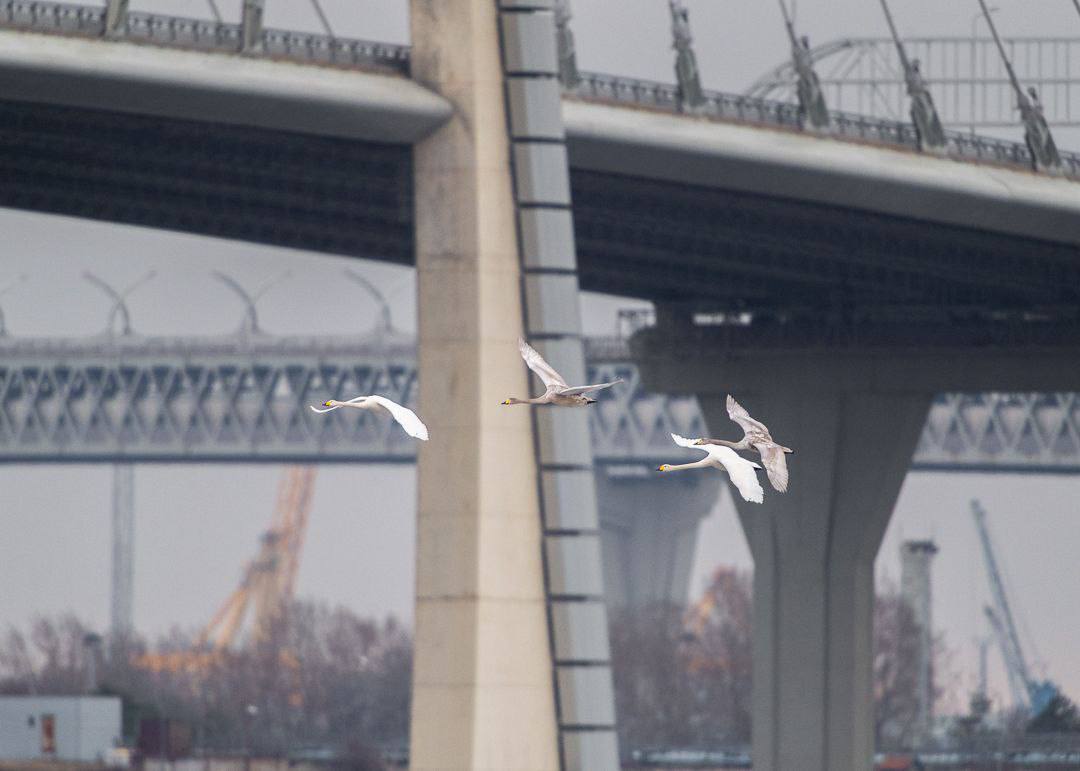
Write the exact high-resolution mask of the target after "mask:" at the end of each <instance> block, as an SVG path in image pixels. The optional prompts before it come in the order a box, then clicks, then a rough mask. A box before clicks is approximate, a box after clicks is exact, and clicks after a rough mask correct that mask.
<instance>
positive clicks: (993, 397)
mask: <svg viewBox="0 0 1080 771" xmlns="http://www.w3.org/2000/svg"><path fill="white" fill-rule="evenodd" d="M118 346H119V347H118ZM587 352H588V358H589V373H588V376H589V379H590V382H601V381H604V382H606V381H609V380H613V379H615V378H617V377H621V378H623V379H625V380H626V385H625V386H620V387H618V388H614V389H611V390H609V391H607V392H604V393H603V394H601V396H600V402H599V404H597V405H596V406H595V407H594V408H592V410H591V412H590V413H589V419H590V428H591V433H592V440H593V452H594V457H595V460H596V463H598V464H601V465H604V466H605V467H607V472H606V473H607V474H608V475H609V476H610V475H612V474H613V475H614V477H613V478H620V477H625V478H629V479H637V478H639V477H641V476H642V475H648V472H649V469H650V467H651V466H654V465H655V464H656V463H657V462H660V461H663V460H665V459H669V458H670V455H671V451H672V445H671V439H670V436H669V434H671V433H678V434H682V435H684V436H700V435H704V434H708V433H714V434H715V433H721V434H722V433H723V427H711V428H712V430H711V431H710V427H708V426H707V425H706V423H705V419H704V417H703V415H702V413H701V410H700V408H699V406H698V403H697V400H696V399H695V398H693V397H690V396H680V395H663V394H654V393H650V392H648V391H646V390H645V388H644V387H643V385H642V383H641V378H640V375H639V373H638V369H637V367H636V366H635V364H634V363H633V362H632V361H631V360H630V357H629V353H628V351H627V350H626V347H625V343H623V342H621V341H618V340H604V339H597V340H593V341H591V342H590V344H589V345H588V347H587ZM0 354H2V356H0V362H2V363H0V462H5V463H56V462H75V461H78V462H102V463H112V462H215V461H217V462H276V463H281V462H303V463H311V462H354V463H355V462H363V463H414V462H415V457H416V455H415V453H416V448H415V443H413V442H411V441H409V439H408V437H407V436H405V435H404V434H403V433H402V432H401V431H397V430H395V429H394V426H393V424H392V423H391V422H389V421H385V420H380V419H379V418H378V417H377V416H375V415H373V414H369V413H365V412H362V411H348V414H346V411H344V410H341V411H338V412H336V413H331V414H329V415H325V416H317V415H315V414H314V413H312V412H310V411H309V410H308V408H307V406H308V405H309V404H312V403H317V402H319V401H322V400H324V399H326V398H330V397H333V396H353V395H355V394H359V393H375V392H377V393H381V394H384V395H386V396H388V397H389V398H391V399H394V400H395V401H399V402H401V403H404V404H414V403H415V395H416V394H415V392H416V382H417V372H416V360H415V349H414V347H413V346H412V344H411V341H409V342H403V343H400V344H395V345H392V346H386V347H381V348H380V347H379V346H378V345H375V344H373V343H372V342H371V341H364V340H356V339H353V340H338V341H329V342H328V341H327V340H325V339H319V340H310V339H306V338H274V337H263V338H261V339H256V340H252V339H247V338H242V337H237V338H232V337H230V338H221V339H216V340H215V339H212V338H207V339H202V340H200V339H186V340H185V339H171V340H170V339H139V338H136V339H134V340H132V339H127V340H124V339H115V338H114V339H110V338H107V337H103V338H99V339H97V340H90V341H79V342H68V343H56V342H53V343H46V342H45V341H32V340H18V339H9V340H7V341H3V342H0ZM733 436H734V434H733ZM912 468H913V469H915V470H937V471H1024V472H1051V473H1076V472H1078V471H1080V395H1078V394H1072V393H1047V394H942V395H940V396H939V397H938V399H937V400H936V401H935V403H934V406H933V408H932V409H931V411H930V414H929V418H928V420H927V423H926V426H925V428H924V429H923V432H922V436H921V438H920V440H919V444H918V447H917V449H916V452H915V456H914V458H913V460H912Z"/></svg>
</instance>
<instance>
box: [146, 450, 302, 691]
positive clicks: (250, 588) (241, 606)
mask: <svg viewBox="0 0 1080 771" xmlns="http://www.w3.org/2000/svg"><path fill="white" fill-rule="evenodd" d="M314 486H315V467H314V466H290V467H288V468H286V469H285V472H284V474H283V475H282V478H281V482H280V483H279V486H278V495H277V503H276V505H275V507H274V517H273V520H272V521H271V524H270V527H269V529H267V530H266V531H265V532H263V534H262V535H261V536H260V538H259V541H260V543H259V550H258V552H257V554H256V555H255V558H254V559H252V560H250V561H249V562H248V563H247V564H246V565H245V566H244V572H243V576H242V577H241V580H240V585H239V586H237V587H236V589H234V590H233V592H232V593H231V594H230V595H229V596H228V597H227V598H226V599H225V602H223V603H222V604H221V606H220V607H219V608H218V610H217V612H216V613H215V614H214V616H213V618H211V620H210V623H208V624H207V625H206V626H205V627H204V628H203V629H202V631H201V632H200V633H199V635H198V637H196V638H195V643H194V645H193V646H192V648H191V649H190V650H186V651H174V652H171V653H148V654H144V655H142V656H139V657H137V658H136V659H135V660H134V663H135V664H136V666H139V667H142V668H145V669H150V670H153V671H162V670H164V671H172V672H175V671H179V670H199V669H205V668H206V667H208V666H209V665H210V664H211V663H213V662H214V661H216V660H218V659H220V657H221V655H222V654H223V653H225V652H226V651H228V650H230V649H233V648H234V647H235V646H236V644H237V642H238V640H239V639H240V636H241V635H240V633H241V631H242V630H243V629H244V628H245V620H247V618H248V616H249V615H250V617H251V623H250V625H249V628H250V633H249V635H248V638H247V639H248V642H250V643H253V644H260V643H264V642H267V641H269V640H271V639H272V634H273V630H274V627H275V626H276V625H277V624H279V623H280V622H281V619H282V618H284V615H285V613H286V612H287V610H288V606H289V603H290V602H291V601H292V598H293V595H294V593H295V590H296V576H297V573H298V571H299V568H300V552H301V549H302V548H303V545H304V534H305V533H306V531H307V523H308V517H309V515H310V513H311V499H312V493H313V490H314ZM249 610H250V611H251V613H250V614H249V612H248V611H249ZM286 663H288V662H286Z"/></svg>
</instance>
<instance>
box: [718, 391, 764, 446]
mask: <svg viewBox="0 0 1080 771" xmlns="http://www.w3.org/2000/svg"><path fill="white" fill-rule="evenodd" d="M727 414H728V417H729V418H731V419H732V420H734V421H735V422H736V423H738V424H739V425H740V426H741V427H742V430H743V433H744V434H764V435H765V437H766V438H771V436H770V435H769V429H768V428H767V427H766V425H765V424H764V423H762V422H761V421H759V420H754V419H753V418H752V417H750V413H749V412H747V411H746V408H745V407H743V406H742V405H741V404H739V403H738V402H737V401H735V398H734V397H733V396H731V394H728V398H727Z"/></svg>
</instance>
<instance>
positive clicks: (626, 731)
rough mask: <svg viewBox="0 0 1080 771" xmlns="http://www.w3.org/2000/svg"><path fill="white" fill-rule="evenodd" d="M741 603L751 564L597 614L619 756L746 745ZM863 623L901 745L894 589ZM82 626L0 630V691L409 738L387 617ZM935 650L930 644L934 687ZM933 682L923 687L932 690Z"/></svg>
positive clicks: (294, 611)
mask: <svg viewBox="0 0 1080 771" xmlns="http://www.w3.org/2000/svg"><path fill="white" fill-rule="evenodd" d="M752 608H753V603H752V587H751V576H750V574H749V573H748V572H741V571H735V570H731V569H726V568H725V569H721V570H719V571H717V573H716V574H715V576H714V580H713V582H712V584H711V586H710V588H709V590H708V593H707V596H706V598H705V600H704V601H703V602H702V603H701V604H699V605H698V606H697V607H695V608H691V609H689V610H688V609H686V608H684V607H681V606H675V605H657V606H654V607H651V608H646V609H635V610H633V611H612V613H611V618H610V631H611V643H612V658H613V673H614V681H615V693H616V701H617V710H618V720H619V735H620V742H621V745H622V749H623V751H624V753H628V752H629V751H630V750H635V749H647V748H656V747H663V748H671V747H680V748H700V749H738V748H744V747H748V746H749V744H750V731H751V688H752V647H753V646H752V630H753V613H752ZM874 629H875V631H874V673H873V676H874V680H873V684H874V696H875V701H876V715H875V725H876V734H877V736H876V738H877V742H878V746H879V747H882V748H885V747H900V746H910V744H911V742H912V741H913V740H914V738H915V737H914V733H913V732H914V730H915V721H916V712H917V700H916V691H915V685H916V681H917V662H918V639H919V630H918V628H917V625H916V624H915V622H914V619H913V616H912V614H911V610H910V608H908V607H907V605H906V604H905V603H903V602H902V600H901V599H900V597H899V594H898V592H896V591H895V589H892V588H889V587H886V588H885V590H884V591H883V592H882V593H881V594H880V595H879V596H878V598H877V602H876V605H875V624H874ZM87 632H88V630H87V628H86V627H85V625H83V624H82V623H80V622H79V620H78V619H77V618H75V617H74V616H72V615H63V616H59V617H55V618H39V619H37V620H35V621H34V622H32V623H31V625H30V627H29V629H27V630H25V631H24V630H19V629H14V628H11V629H9V630H8V631H7V632H6V634H5V635H4V637H3V639H2V640H0V693H5V694H15V693H37V694H72V693H84V692H86V690H87V689H88V687H89V686H90V683H88V679H89V678H90V677H91V669H94V668H96V672H97V674H96V677H95V679H96V685H95V686H94V689H95V690H96V691H97V692H98V693H108V694H116V695H120V696H122V697H123V698H124V701H125V734H126V735H127V738H128V739H133V738H134V737H135V735H136V733H137V731H138V725H139V722H140V719H145V718H151V719H156V718H167V719H173V720H178V721H183V722H184V723H186V724H188V725H190V727H191V729H192V733H193V740H194V741H193V743H194V745H195V747H197V748H199V749H202V750H206V751H210V752H239V751H243V750H244V749H245V748H246V749H249V750H250V751H252V752H257V753H259V754H265V755H275V756H282V755H285V754H288V753H294V754H295V753H296V752H297V751H303V750H305V749H309V750H328V749H329V750H332V751H334V752H337V753H343V754H348V755H352V756H358V757H359V756H368V755H375V754H377V752H378V751H379V750H384V749H390V750H394V749H404V748H405V747H407V746H408V735H409V699H410V679H411V670H412V637H411V634H410V632H409V631H408V630H407V629H406V628H404V627H403V626H402V625H401V624H400V623H399V622H397V621H396V620H395V619H393V618H389V619H386V620H385V621H377V620H374V619H370V618H362V617H360V616H357V615H356V614H354V613H352V612H350V611H348V610H345V609H342V608H335V609H331V608H329V607H327V606H326V605H323V604H318V603H313V602H304V601H299V602H295V603H294V604H293V605H292V606H291V607H290V608H289V611H288V613H286V614H285V615H284V616H283V621H282V622H281V623H279V624H278V625H277V626H276V627H274V628H273V629H272V631H271V634H270V639H267V640H264V641H262V642H260V643H259V644H258V645H254V646H250V647H248V648H247V649H244V650H240V651H235V652H229V653H226V654H223V655H220V656H214V657H207V658H206V659H205V660H203V661H201V662H200V663H198V664H189V665H185V666H179V667H177V666H175V665H174V666H164V665H162V663H161V662H163V661H164V660H165V659H166V658H167V654H169V653H170V652H184V651H190V650H191V644H192V640H193V635H191V634H189V633H185V632H182V631H179V630H176V631H173V632H172V633H171V634H169V635H168V636H166V637H165V638H163V639H160V640H157V641H156V643H155V644H154V645H153V647H152V651H151V649H150V648H149V647H148V645H147V643H146V641H145V640H142V639H138V638H136V639H131V640H126V641H105V643H104V646H103V648H104V650H102V651H101V654H100V655H98V654H95V653H94V651H95V648H94V647H92V646H91V647H88V646H86V645H85V644H84V640H85V636H86V634H87ZM98 650H100V649H98ZM942 651H943V648H942V647H941V646H940V644H938V646H937V649H936V651H935V656H934V660H935V665H936V666H935V676H934V679H935V681H937V682H939V683H940V682H941V681H942V679H943V678H942V676H941V674H940V673H941V671H942V669H943V667H942V666H941V664H940V662H941V661H943V653H942ZM148 653H153V654H155V655H156V656H157V661H158V665H157V666H154V665H153V661H154V659H153V658H148V657H147V656H146V654H148ZM91 659H94V660H91ZM148 662H149V663H148ZM940 694H941V689H940V688H937V689H936V690H935V691H934V698H935V699H936V698H937V697H938V696H940ZM372 767H377V766H374V765H373V766H372Z"/></svg>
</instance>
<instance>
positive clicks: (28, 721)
mask: <svg viewBox="0 0 1080 771" xmlns="http://www.w3.org/2000/svg"><path fill="white" fill-rule="evenodd" d="M120 720H121V717H120V699H119V697H117V696H0V760H38V759H42V758H51V759H56V760H81V761H101V760H103V759H105V758H106V757H107V756H108V754H109V751H110V750H111V749H112V748H113V747H116V746H117V745H119V744H120V739H121V722H120Z"/></svg>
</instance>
